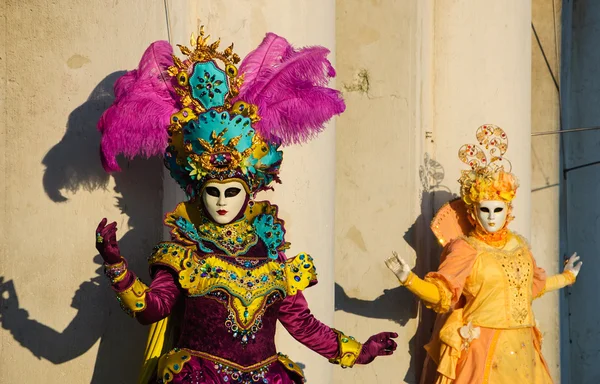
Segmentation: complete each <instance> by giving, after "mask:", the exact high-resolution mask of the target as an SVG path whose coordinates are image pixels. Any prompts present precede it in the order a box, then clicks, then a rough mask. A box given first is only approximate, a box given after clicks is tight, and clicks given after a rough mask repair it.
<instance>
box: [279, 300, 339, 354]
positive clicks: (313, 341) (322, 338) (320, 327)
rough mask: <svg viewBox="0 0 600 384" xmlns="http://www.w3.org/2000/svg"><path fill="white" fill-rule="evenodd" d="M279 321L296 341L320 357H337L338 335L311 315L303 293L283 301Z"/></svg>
mask: <svg viewBox="0 0 600 384" xmlns="http://www.w3.org/2000/svg"><path fill="white" fill-rule="evenodd" d="M279 321H280V322H281V324H283V326H284V327H285V329H287V331H288V332H289V333H290V334H291V335H292V336H293V337H294V339H296V340H298V341H299V342H301V343H302V344H304V345H305V346H307V347H308V348H310V349H312V350H313V351H315V352H316V353H318V354H319V355H321V356H324V357H326V358H328V359H333V358H335V357H336V356H337V354H338V340H337V335H336V334H335V332H333V330H332V329H331V328H329V327H328V326H326V325H325V324H323V323H321V322H320V321H319V320H317V319H316V318H315V317H314V316H313V315H312V314H311V313H310V309H309V308H308V303H307V302H306V299H305V298H304V295H303V294H302V291H298V293H297V294H295V295H293V296H288V297H286V298H285V299H284V300H283V303H282V304H281V308H280V309H279Z"/></svg>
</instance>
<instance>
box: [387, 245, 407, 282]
mask: <svg viewBox="0 0 600 384" xmlns="http://www.w3.org/2000/svg"><path fill="white" fill-rule="evenodd" d="M392 254H393V256H391V257H389V258H387V259H386V260H385V265H387V267H388V268H389V269H390V270H391V271H392V272H394V274H395V275H396V277H397V278H398V280H400V282H401V283H405V282H406V279H408V275H409V274H410V266H409V265H408V263H407V262H406V261H404V259H402V258H401V257H400V256H398V254H397V253H396V251H393V252H392Z"/></svg>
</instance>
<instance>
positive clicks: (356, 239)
mask: <svg viewBox="0 0 600 384" xmlns="http://www.w3.org/2000/svg"><path fill="white" fill-rule="evenodd" d="M346 238H347V239H349V240H351V241H352V242H353V243H354V244H356V246H357V247H358V248H359V249H360V250H361V251H364V252H366V251H367V246H366V244H365V240H364V239H363V236H362V233H361V232H360V231H359V230H358V228H356V227H355V226H354V225H353V226H352V227H350V229H348V232H346Z"/></svg>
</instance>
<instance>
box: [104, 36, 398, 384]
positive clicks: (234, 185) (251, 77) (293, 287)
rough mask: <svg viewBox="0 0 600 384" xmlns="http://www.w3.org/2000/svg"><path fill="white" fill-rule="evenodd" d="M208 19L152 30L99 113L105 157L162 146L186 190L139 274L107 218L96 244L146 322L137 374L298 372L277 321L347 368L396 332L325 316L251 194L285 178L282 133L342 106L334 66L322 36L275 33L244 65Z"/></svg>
mask: <svg viewBox="0 0 600 384" xmlns="http://www.w3.org/2000/svg"><path fill="white" fill-rule="evenodd" d="M218 46H219V42H218V41H216V42H214V43H210V44H209V43H208V37H207V36H205V35H204V31H203V30H201V31H200V36H199V37H198V38H197V39H195V38H192V49H188V48H186V47H181V46H180V48H181V52H182V54H183V55H185V56H187V57H186V59H185V60H180V59H179V58H177V57H176V56H174V55H173V54H172V53H173V50H172V47H171V46H170V45H169V44H168V43H167V42H164V41H159V42H156V43H153V44H152V45H151V46H150V47H149V48H148V49H147V50H146V52H145V53H144V56H143V57H142V60H141V62H140V66H139V68H138V69H137V70H134V71H131V72H128V73H127V74H126V75H124V76H123V77H122V78H121V79H119V81H118V82H117V83H116V84H115V97H116V100H115V102H114V104H113V105H112V106H111V107H110V108H109V109H108V110H107V111H106V112H105V113H104V115H103V116H102V118H101V121H100V122H99V129H100V131H101V132H102V136H103V137H102V145H101V146H102V148H101V149H102V150H101V155H102V162H103V165H104V168H105V169H106V170H107V171H109V172H114V171H119V170H120V169H119V166H118V164H117V162H116V160H115V157H116V155H118V154H125V155H126V156H128V157H133V156H136V155H145V156H154V155H163V154H164V161H165V165H166V167H167V168H168V169H169V170H170V173H171V176H172V177H173V178H174V179H175V180H176V181H177V182H178V183H179V184H180V186H181V187H182V188H183V189H184V190H185V192H186V195H187V196H188V198H189V200H188V201H186V202H183V203H180V204H179V205H178V206H177V207H176V208H175V210H174V211H172V212H170V213H168V214H167V215H166V218H165V221H164V223H165V225H166V226H167V227H169V228H170V231H171V241H166V242H163V243H160V244H158V245H157V246H156V247H155V248H154V250H153V252H152V254H151V256H150V258H149V264H150V270H151V276H152V282H151V283H150V285H146V284H144V283H143V282H142V281H140V280H139V279H138V278H137V277H136V275H135V273H134V272H133V271H131V270H128V269H127V261H126V259H125V258H123V257H122V256H121V254H120V252H119V247H118V244H117V241H116V231H117V228H116V223H111V224H108V225H107V221H106V219H104V220H102V222H101V223H100V225H99V226H98V229H97V231H96V247H97V249H98V251H99V252H100V254H101V255H102V257H103V258H104V261H105V268H106V274H107V276H108V277H109V279H110V280H111V283H112V286H113V289H114V290H115V292H116V295H117V299H118V301H119V302H120V304H121V307H122V308H123V309H124V310H125V311H126V312H127V313H128V314H130V315H131V316H133V317H135V318H136V319H137V320H138V321H139V322H140V323H142V324H151V328H150V335H149V340H148V345H147V348H146V356H145V363H144V367H143V369H142V374H141V377H140V382H142V383H148V382H159V383H272V384H287V383H300V382H302V381H303V374H302V371H301V370H300V368H299V367H298V366H297V365H296V364H294V362H293V361H292V360H290V359H288V358H287V357H286V356H285V355H282V354H280V353H278V352H277V350H276V347H275V326H276V323H277V321H280V322H281V323H282V325H283V326H284V327H285V328H286V329H287V331H288V332H289V333H290V334H291V335H292V336H293V337H294V338H295V339H296V340H298V341H299V342H301V343H302V344H304V345H306V346H307V347H308V348H310V349H312V350H313V351H315V352H317V353H319V354H320V355H322V356H324V357H326V358H328V359H329V361H330V362H332V363H335V364H340V365H342V367H352V366H353V365H354V364H368V363H370V362H371V361H373V359H374V358H375V357H376V356H381V355H391V354H392V353H393V351H394V350H395V349H396V343H395V342H394V340H392V339H393V338H395V337H397V335H396V334H395V333H390V332H383V333H380V334H377V335H375V336H372V337H371V338H369V340H367V342H365V343H364V344H361V343H359V342H357V341H355V340H354V339H353V338H352V337H349V336H346V335H344V334H343V333H342V332H340V331H337V330H335V329H332V328H330V327H328V326H326V325H324V324H322V323H321V322H319V321H318V320H317V319H316V318H315V317H314V316H313V315H312V314H311V313H310V310H309V308H308V304H307V302H306V299H305V298H304V295H303V293H302V291H303V290H304V289H306V288H308V287H310V286H311V285H314V284H316V282H317V274H316V270H315V267H314V265H313V259H312V257H310V256H309V255H307V254H304V253H302V254H299V255H297V256H295V257H293V258H289V259H288V258H286V256H285V250H286V249H287V248H288V247H289V244H288V243H286V242H285V239H284V236H285V228H284V223H283V221H282V220H281V219H279V218H278V216H277V207H276V206H274V205H272V204H270V203H269V202H267V201H260V202H259V201H255V200H254V196H255V195H256V194H257V193H258V192H260V191H262V190H265V189H269V188H271V187H270V186H271V184H272V183H273V182H279V179H278V173H279V168H280V165H281V161H282V152H281V150H280V148H281V147H282V146H285V145H288V144H294V143H301V142H305V141H307V140H309V139H311V138H312V137H313V136H314V135H315V134H317V133H318V132H319V131H320V130H322V129H323V124H324V123H325V122H327V121H328V120H329V119H330V118H331V117H333V116H334V115H336V114H340V113H341V112H343V110H344V108H345V105H344V102H343V100H342V99H341V96H340V94H339V92H338V91H336V90H333V89H330V88H328V87H327V83H328V80H329V78H331V77H333V76H335V71H334V69H333V67H332V66H331V64H330V62H329V61H328V60H327V55H328V53H329V51H328V50H327V49H325V48H323V47H309V48H303V49H300V50H297V49H295V48H293V47H292V46H291V45H290V44H289V43H288V42H287V41H286V40H285V39H283V38H281V37H279V36H277V35H275V34H272V33H269V34H267V36H266V37H265V39H264V41H263V42H262V44H261V45H260V46H259V47H258V48H257V49H256V50H254V51H253V52H251V53H250V54H249V55H248V56H247V57H246V58H245V59H244V60H243V61H242V63H241V64H240V66H239V71H238V68H237V66H236V65H237V64H238V62H239V61H240V58H239V57H238V56H237V55H236V54H234V53H233V45H232V46H230V47H228V48H227V49H225V50H224V51H218Z"/></svg>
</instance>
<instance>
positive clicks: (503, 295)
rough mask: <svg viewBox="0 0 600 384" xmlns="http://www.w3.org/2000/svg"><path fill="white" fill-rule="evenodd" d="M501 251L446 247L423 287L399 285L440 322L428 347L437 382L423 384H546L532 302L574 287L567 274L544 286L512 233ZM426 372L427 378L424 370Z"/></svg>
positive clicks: (458, 244) (470, 243)
mask: <svg viewBox="0 0 600 384" xmlns="http://www.w3.org/2000/svg"><path fill="white" fill-rule="evenodd" d="M508 236H509V238H508V240H507V242H506V245H505V246H504V247H503V248H496V247H493V246H490V245H488V244H486V243H485V242H483V241H481V240H479V239H477V238H475V237H472V236H469V237H462V238H459V239H456V240H454V241H453V242H451V243H449V244H448V245H447V246H446V247H445V249H444V255H443V256H442V257H443V262H442V264H441V265H440V268H439V269H438V271H436V272H431V273H429V274H428V275H427V276H426V277H425V280H424V281H423V280H421V279H419V278H418V277H416V276H415V275H414V274H411V275H410V276H409V278H408V279H407V281H406V282H405V283H404V284H403V285H405V286H406V287H407V288H408V289H409V290H411V291H412V292H413V293H415V294H416V295H418V296H419V297H420V298H421V299H423V300H424V302H425V304H426V306H428V307H430V308H432V309H434V310H435V311H436V312H438V313H439V314H440V317H439V319H438V321H439V324H440V325H439V326H438V330H436V331H435V332H434V337H433V338H432V341H431V342H430V343H429V344H428V345H427V346H426V349H427V351H428V356H429V360H430V361H431V362H432V363H433V364H435V366H436V372H435V374H434V377H427V375H424V377H423V378H422V381H421V382H422V383H423V384H430V383H436V384H483V383H486V384H487V383H491V384H517V383H519V384H520V383H531V384H550V383H552V379H551V377H550V374H549V373H548V368H547V366H546V362H545V361H544V358H543V357H542V355H541V333H540V332H539V330H538V329H537V327H536V324H535V318H534V315H533V311H532V301H533V299H535V298H537V297H540V296H541V295H542V294H543V293H544V292H547V291H550V290H554V289H558V288H561V287H564V286H566V285H568V284H572V283H573V282H574V281H575V278H574V275H573V274H572V273H570V272H565V273H563V274H560V275H555V276H553V277H551V278H548V279H546V275H545V272H544V270H543V269H541V268H538V267H537V266H536V263H535V260H534V258H533V256H532V254H531V252H530V249H529V246H528V244H527V242H526V241H525V240H524V239H523V238H522V237H520V236H518V235H515V234H513V233H509V235H508ZM424 371H426V370H424Z"/></svg>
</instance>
